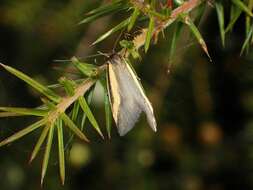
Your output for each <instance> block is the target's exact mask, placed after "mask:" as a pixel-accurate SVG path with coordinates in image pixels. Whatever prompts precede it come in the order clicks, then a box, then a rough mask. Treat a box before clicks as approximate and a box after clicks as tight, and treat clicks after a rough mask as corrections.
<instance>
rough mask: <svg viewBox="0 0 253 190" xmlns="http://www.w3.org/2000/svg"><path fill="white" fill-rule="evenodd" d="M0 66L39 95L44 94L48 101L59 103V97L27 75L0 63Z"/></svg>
mask: <svg viewBox="0 0 253 190" xmlns="http://www.w3.org/2000/svg"><path fill="white" fill-rule="evenodd" d="M0 65H1V66H2V67H3V68H4V69H6V70H7V71H9V72H10V73H12V74H13V75H15V76H16V77H18V78H19V79H21V80H23V81H24V82H26V83H27V84H29V85H30V86H32V87H33V88H34V89H36V90H37V91H39V92H40V93H42V94H44V95H45V96H46V97H48V98H49V99H50V100H52V101H54V102H59V101H60V97H59V96H58V95H57V94H55V93H54V92H53V91H52V90H50V89H49V88H47V87H46V86H44V85H42V84H40V83H39V82H37V81H35V80H34V79H32V78H31V77H29V76H28V75H26V74H24V73H22V72H21V71H18V70H16V69H14V68H12V67H10V66H7V65H4V64H1V63H0Z"/></svg>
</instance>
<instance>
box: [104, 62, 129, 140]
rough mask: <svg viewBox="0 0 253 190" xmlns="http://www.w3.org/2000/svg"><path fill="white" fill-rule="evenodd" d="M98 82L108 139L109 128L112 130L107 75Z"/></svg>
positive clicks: (109, 135)
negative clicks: (101, 93)
mask: <svg viewBox="0 0 253 190" xmlns="http://www.w3.org/2000/svg"><path fill="white" fill-rule="evenodd" d="M129 65H130V64H129ZM100 82H101V84H102V86H103V88H104V104H105V123H106V131H107V135H108V138H109V139H110V138H111V128H112V112H111V104H110V100H109V95H108V91H107V83H108V75H106V77H101V79H100Z"/></svg>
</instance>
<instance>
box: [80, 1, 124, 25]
mask: <svg viewBox="0 0 253 190" xmlns="http://www.w3.org/2000/svg"><path fill="white" fill-rule="evenodd" d="M122 2H123V1H116V2H115V3H110V4H108V5H104V6H101V7H98V8H96V9H93V10H92V11H90V12H88V13H87V14H86V16H87V17H86V18H85V19H83V20H82V21H80V22H79V24H86V23H89V22H91V21H94V20H96V19H97V18H99V17H102V16H105V15H107V14H111V13H114V12H118V11H121V10H124V9H126V8H127V5H126V4H124V3H122Z"/></svg>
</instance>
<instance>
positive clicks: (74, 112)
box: [71, 101, 80, 121]
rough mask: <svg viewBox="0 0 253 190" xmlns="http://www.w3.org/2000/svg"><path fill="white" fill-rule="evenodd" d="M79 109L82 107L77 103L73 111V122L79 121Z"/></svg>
mask: <svg viewBox="0 0 253 190" xmlns="http://www.w3.org/2000/svg"><path fill="white" fill-rule="evenodd" d="M79 108H80V105H79V103H78V102H77V101H76V102H75V103H74V106H73V109H72V110H71V120H72V121H76V120H77V116H78V113H79Z"/></svg>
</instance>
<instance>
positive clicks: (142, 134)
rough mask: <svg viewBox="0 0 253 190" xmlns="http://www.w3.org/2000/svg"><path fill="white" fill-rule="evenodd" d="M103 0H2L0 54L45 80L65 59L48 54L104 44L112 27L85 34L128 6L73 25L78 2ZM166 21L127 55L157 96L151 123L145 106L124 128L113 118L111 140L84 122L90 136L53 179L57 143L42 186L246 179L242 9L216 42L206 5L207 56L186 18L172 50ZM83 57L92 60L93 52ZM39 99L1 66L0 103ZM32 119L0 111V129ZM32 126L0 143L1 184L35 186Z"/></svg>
mask: <svg viewBox="0 0 253 190" xmlns="http://www.w3.org/2000/svg"><path fill="white" fill-rule="evenodd" d="M100 3H101V1H98V0H93V1H85V0H51V1H49V0H24V1H19V0H11V1H10V0H1V2H0V62H2V63H4V64H7V65H10V66H12V67H15V68H17V69H19V70H22V71H23V72H25V73H27V74H29V75H30V76H32V77H34V78H35V79H37V80H39V81H41V82H42V83H43V84H52V83H55V82H56V81H57V79H58V78H59V77H60V76H62V75H64V73H65V72H64V71H67V70H68V64H66V63H57V62H55V61H54V60H57V59H69V58H70V57H72V56H73V55H76V56H78V57H82V58H85V57H86V56H88V55H92V54H95V53H96V51H98V50H99V51H103V52H110V51H111V50H112V49H113V47H114V42H115V40H116V39H117V37H118V35H119V34H117V35H115V36H112V37H110V38H109V39H107V40H105V41H104V42H102V43H101V44H98V45H97V46H96V47H90V44H91V43H92V42H93V41H94V40H96V38H97V37H98V36H99V35H101V34H102V33H103V32H105V31H107V30H108V29H110V27H112V26H114V25H115V24H116V23H119V21H120V20H121V18H122V19H123V18H125V17H126V14H128V13H125V12H122V13H117V14H116V15H112V16H107V17H105V18H102V19H99V20H97V21H96V22H94V23H91V24H87V25H77V23H78V22H79V21H80V20H81V19H82V18H84V13H85V12H87V11H88V10H91V9H92V8H94V7H97V6H98V5H99V4H100ZM227 16H228V15H227ZM173 27H174V26H173V25H172V26H171V27H170V28H168V29H167V30H166V31H165V34H166V38H162V37H160V39H159V43H158V44H156V45H153V46H152V47H151V48H150V50H149V51H148V53H147V54H146V55H145V56H144V54H142V55H143V58H142V60H141V61H139V62H136V64H134V67H135V68H136V71H137V73H138V75H139V77H140V78H141V80H142V83H143V86H144V88H145V89H146V92H147V94H148V97H149V98H150V100H151V102H152V104H153V106H154V110H155V115H156V118H157V122H158V131H157V133H153V132H152V131H151V129H150V128H149V127H148V125H147V122H146V121H145V117H143V116H142V118H141V119H140V121H139V122H138V123H137V125H136V126H135V128H134V129H133V130H132V131H131V132H130V133H128V134H127V135H126V136H124V137H119V136H118V134H117V132H116V128H115V126H113V129H112V139H111V140H108V139H106V140H101V139H100V137H99V136H98V135H97V134H96V133H95V132H94V131H93V130H92V129H91V126H89V124H88V125H87V126H86V129H85V131H86V134H87V136H88V137H89V138H90V139H91V143H89V144H85V143H82V142H80V141H78V140H77V139H76V140H75V141H74V143H73V146H72V149H71V150H70V151H68V153H67V154H68V155H69V157H68V158H67V160H66V164H67V180H66V184H65V186H61V185H60V181H59V176H58V165H57V164H58V163H57V155H54V153H55V152H57V146H55V147H54V151H53V156H52V157H51V160H50V166H49V170H48V174H47V176H46V179H45V184H44V189H66V190H79V189H80V190H81V189H121V190H137V189H138V190H142V189H143V190H167V189H171V190H231V189H238V190H241V189H245V190H246V189H253V118H252V113H253V88H252V87H253V85H252V84H253V62H252V61H253V53H252V51H250V52H249V53H248V55H247V56H240V55H239V54H240V48H241V46H242V43H243V40H244V30H243V27H244V18H243V17H242V18H240V19H239V21H238V23H237V24H236V25H235V29H234V31H233V32H232V33H231V34H230V35H229V36H228V37H227V41H226V47H225V48H222V47H221V42H220V37H219V29H218V23H217V18H216V13H215V10H214V9H212V8H210V7H209V8H208V11H207V14H205V17H203V18H202V21H201V23H200V27H201V30H202V34H203V36H204V38H205V40H206V42H207V45H208V47H209V51H210V54H211V57H212V59H213V62H212V63H210V62H209V60H208V58H207V57H206V55H205V54H204V53H203V52H202V50H201V48H200V47H199V45H198V43H197V42H196V40H194V38H193V36H191V35H190V34H189V31H188V29H187V28H185V29H184V31H183V35H182V38H181V40H180V41H179V43H178V48H177V50H176V52H175V54H174V56H173V58H172V59H171V60H169V57H168V55H169V51H170V40H171V34H172V32H173ZM125 37H126V36H124V35H123V36H122V38H125ZM89 61H90V62H91V63H94V59H89ZM99 61H101V60H98V62H99ZM101 63H102V62H100V64H101ZM55 67H57V68H59V67H61V68H63V69H62V70H59V69H54V68H55ZM168 71H169V72H168ZM67 76H68V77H72V78H73V77H78V76H76V75H73V74H72V75H70V74H68V75H67ZM96 89H97V90H96V94H95V97H94V98H93V101H92V110H94V113H95V116H96V117H97V118H98V121H99V123H100V126H101V128H102V130H103V132H104V133H105V132H106V130H105V122H104V108H103V104H102V98H103V94H102V92H101V88H99V85H97V87H96ZM39 104H40V99H39V96H38V94H37V93H36V92H34V91H33V90H32V89H30V88H29V87H28V86H27V85H25V84H24V83H23V82H21V81H20V80H18V79H17V78H15V77H14V76H11V75H10V74H9V73H7V72H5V71H3V69H0V105H3V106H25V107H35V106H38V105H39ZM31 122H32V119H31V118H5V119H1V120H0V139H3V138H4V137H7V136H8V135H10V134H13V133H14V132H15V131H17V130H18V129H21V128H23V127H24V126H26V125H27V124H29V123H31ZM38 132H39V131H38ZM38 132H35V133H32V134H31V135H29V136H28V137H25V138H23V140H19V141H18V142H15V143H13V144H11V145H9V146H5V147H3V148H1V149H0V189H1V190H34V189H40V169H41V160H42V158H41V157H42V156H39V158H38V159H37V160H36V161H35V162H34V163H33V164H32V165H29V164H28V158H29V155H30V152H31V149H32V147H33V146H34V144H35V142H36V140H37V138H38ZM67 138H68V136H66V139H67ZM55 144H56V143H55ZM41 155H42V154H41Z"/></svg>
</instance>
